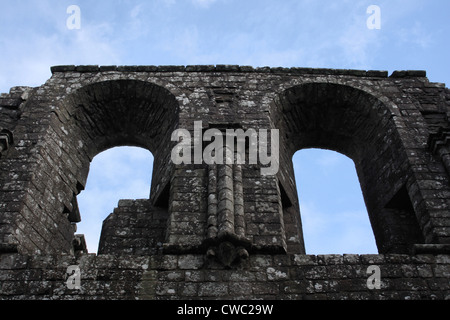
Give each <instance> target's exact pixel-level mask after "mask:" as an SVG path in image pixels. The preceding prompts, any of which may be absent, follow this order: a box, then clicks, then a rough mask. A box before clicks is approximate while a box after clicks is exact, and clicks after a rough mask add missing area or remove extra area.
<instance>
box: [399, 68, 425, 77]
mask: <svg viewBox="0 0 450 320" xmlns="http://www.w3.org/2000/svg"><path fill="white" fill-rule="evenodd" d="M426 76H427V72H426V71H424V70H397V71H394V72H393V73H392V74H391V76H390V77H391V78H407V77H414V78H424V77H426Z"/></svg>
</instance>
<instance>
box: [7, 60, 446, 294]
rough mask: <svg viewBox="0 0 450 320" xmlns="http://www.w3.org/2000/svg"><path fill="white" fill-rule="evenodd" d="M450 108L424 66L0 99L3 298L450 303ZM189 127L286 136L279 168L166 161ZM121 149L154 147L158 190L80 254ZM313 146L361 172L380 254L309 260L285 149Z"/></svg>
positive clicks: (64, 69)
mask: <svg viewBox="0 0 450 320" xmlns="http://www.w3.org/2000/svg"><path fill="white" fill-rule="evenodd" d="M449 108H450V91H449V90H448V89H447V88H446V87H445V85H443V84H439V83H433V82H430V81H429V80H428V79H427V78H426V74H425V72H424V71H396V72H394V73H393V74H391V75H390V76H389V75H388V73H387V72H385V71H361V70H335V69H308V68H252V67H246V66H229V65H217V66H187V67H184V66H159V67H156V66H119V67H116V66H101V67H99V66H57V67H53V68H52V77H51V78H50V79H49V80H48V81H47V82H46V83H45V84H43V85H42V86H40V87H36V88H29V87H14V88H12V89H11V91H10V93H9V94H2V95H1V97H0V147H1V158H0V167H1V171H0V182H1V184H0V188H1V189H0V299H236V298H237V299H256V298H262V299H330V300H331V299H356V300H359V299H439V300H440V299H448V298H449V297H450V283H449V277H450V255H449V252H450V250H449V246H450V211H449V209H450V201H449V199H450V185H449V173H450V157H449V154H450V152H449V150H450V149H449V145H448V143H447V141H448V139H447V133H449V121H448V116H449V111H450V109H449ZM195 121H202V124H203V128H202V129H203V130H206V129H211V128H214V129H217V130H221V131H224V130H225V129H226V128H233V129H242V130H244V131H245V130H248V129H250V128H254V129H278V130H279V131H280V141H279V148H280V169H279V171H278V173H277V174H276V175H272V176H262V175H261V174H260V169H261V166H260V165H252V164H243V165H205V164H192V165H175V164H173V163H172V162H171V160H170V154H171V150H172V148H173V147H174V145H175V142H173V141H171V139H170V136H171V133H172V132H173V131H174V130H175V129H178V128H183V129H187V130H189V131H190V132H191V133H192V134H195V131H194V122H195ZM122 145H132V146H139V147H143V148H145V149H147V150H149V151H151V152H152V154H153V156H154V159H155V160H154V170H153V177H152V182H151V193H150V195H149V198H148V199H143V200H122V201H120V203H119V205H118V207H117V208H116V209H115V210H114V212H113V213H112V214H111V215H110V216H109V217H108V218H107V219H105V221H104V223H103V230H102V234H101V239H100V244H99V252H98V253H97V254H95V253H88V252H87V249H86V247H85V242H84V238H83V236H82V235H77V234H76V223H78V222H80V220H81V218H82V212H81V213H80V212H79V210H78V206H77V201H76V196H77V195H78V194H79V193H80V192H81V191H82V190H83V189H84V186H85V184H86V179H87V176H88V172H89V164H90V162H91V161H92V159H93V158H94V157H95V156H96V155H97V154H98V153H100V152H102V151H104V150H106V149H108V148H111V147H115V146H122ZM311 147H314V148H325V149H331V150H334V151H337V152H340V153H343V154H345V155H347V156H348V157H350V158H351V159H352V160H353V161H354V162H355V166H356V169H357V173H358V177H359V180H360V183H361V189H362V192H363V195H364V199H365V203H366V207H367V210H368V213H369V218H370V222H371V225H372V229H373V232H374V235H375V239H376V242H377V246H378V250H379V254H378V255H355V254H345V255H317V256H315V255H307V254H306V252H305V248H304V242H303V234H302V224H301V212H300V206H299V203H298V197H297V189H296V184H295V179H294V171H293V165H292V156H293V154H294V153H295V152H296V151H298V150H301V149H304V148H311ZM69 266H78V268H79V270H80V272H81V274H80V279H81V288H80V289H71V288H69V287H68V286H67V283H66V280H67V279H68V277H69V276H70V275H69V274H67V270H68V269H67V268H68V267H69ZM370 266H377V267H378V268H379V269H380V271H381V283H380V287H379V288H375V289H373V288H369V287H368V285H367V283H368V278H369V277H370V275H371V274H370V273H368V268H369V267H370Z"/></svg>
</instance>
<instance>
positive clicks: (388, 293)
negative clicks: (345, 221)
mask: <svg viewBox="0 0 450 320" xmlns="http://www.w3.org/2000/svg"><path fill="white" fill-rule="evenodd" d="M449 263H450V258H449V256H448V255H437V256H433V255H416V256H408V255H351V254H350V255H319V256H312V255H255V256H251V257H250V258H249V260H248V261H247V262H246V264H245V267H242V268H240V269H236V270H224V269H223V267H222V266H220V265H218V264H217V263H215V262H211V261H208V259H206V258H205V256H204V255H163V256H121V257H118V256H112V255H99V256H96V255H83V256H81V257H79V258H75V257H73V256H53V255H46V256H23V255H17V254H8V255H2V256H1V257H0V271H1V273H0V275H1V278H0V279H1V291H0V298H1V299H5V300H10V299H11V300H12V299H58V300H84V299H99V300H122V299H123V300H147V299H149V300H155V299H156V300H173V299H181V300H210V299H230V300H233V299H234V300H250V299H265V300H280V299H283V300H342V299H345V300H443V299H449V298H450V283H449V280H448V279H449V276H450V270H449V267H448V266H449ZM71 265H77V266H79V267H80V270H81V280H80V281H81V289H73V290H71V289H68V287H67V284H66V282H67V279H68V274H66V270H67V267H68V266H71ZM373 265H376V266H379V268H380V270H381V287H380V289H373V290H371V289H369V288H368V286H367V282H368V279H369V277H370V276H371V275H372V273H367V270H368V268H369V266H373Z"/></svg>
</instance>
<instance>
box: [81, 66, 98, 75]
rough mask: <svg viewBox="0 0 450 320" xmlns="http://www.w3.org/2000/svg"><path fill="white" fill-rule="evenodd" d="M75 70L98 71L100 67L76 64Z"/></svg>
mask: <svg viewBox="0 0 450 320" xmlns="http://www.w3.org/2000/svg"><path fill="white" fill-rule="evenodd" d="M75 71H77V72H81V73H84V72H98V71H100V68H99V66H98V65H91V66H77V67H76V68H75Z"/></svg>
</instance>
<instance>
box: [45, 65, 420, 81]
mask: <svg viewBox="0 0 450 320" xmlns="http://www.w3.org/2000/svg"><path fill="white" fill-rule="evenodd" d="M51 71H52V74H53V73H56V72H73V71H77V72H80V73H85V72H108V71H119V72H242V73H250V72H256V73H273V74H302V75H306V74H309V75H311V74H312V75H341V76H354V77H375V78H387V77H388V72H387V71H377V70H369V71H365V70H353V69H329V68H300V67H291V68H288V67H267V66H266V67H256V68H254V67H252V66H239V65H227V64H218V65H188V66H175V65H166V66H153V65H150V66H100V67H99V66H97V65H81V66H75V65H62V66H53V67H51ZM425 76H426V72H425V71H421V70H409V71H394V73H393V74H392V75H391V77H392V78H403V77H425Z"/></svg>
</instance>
